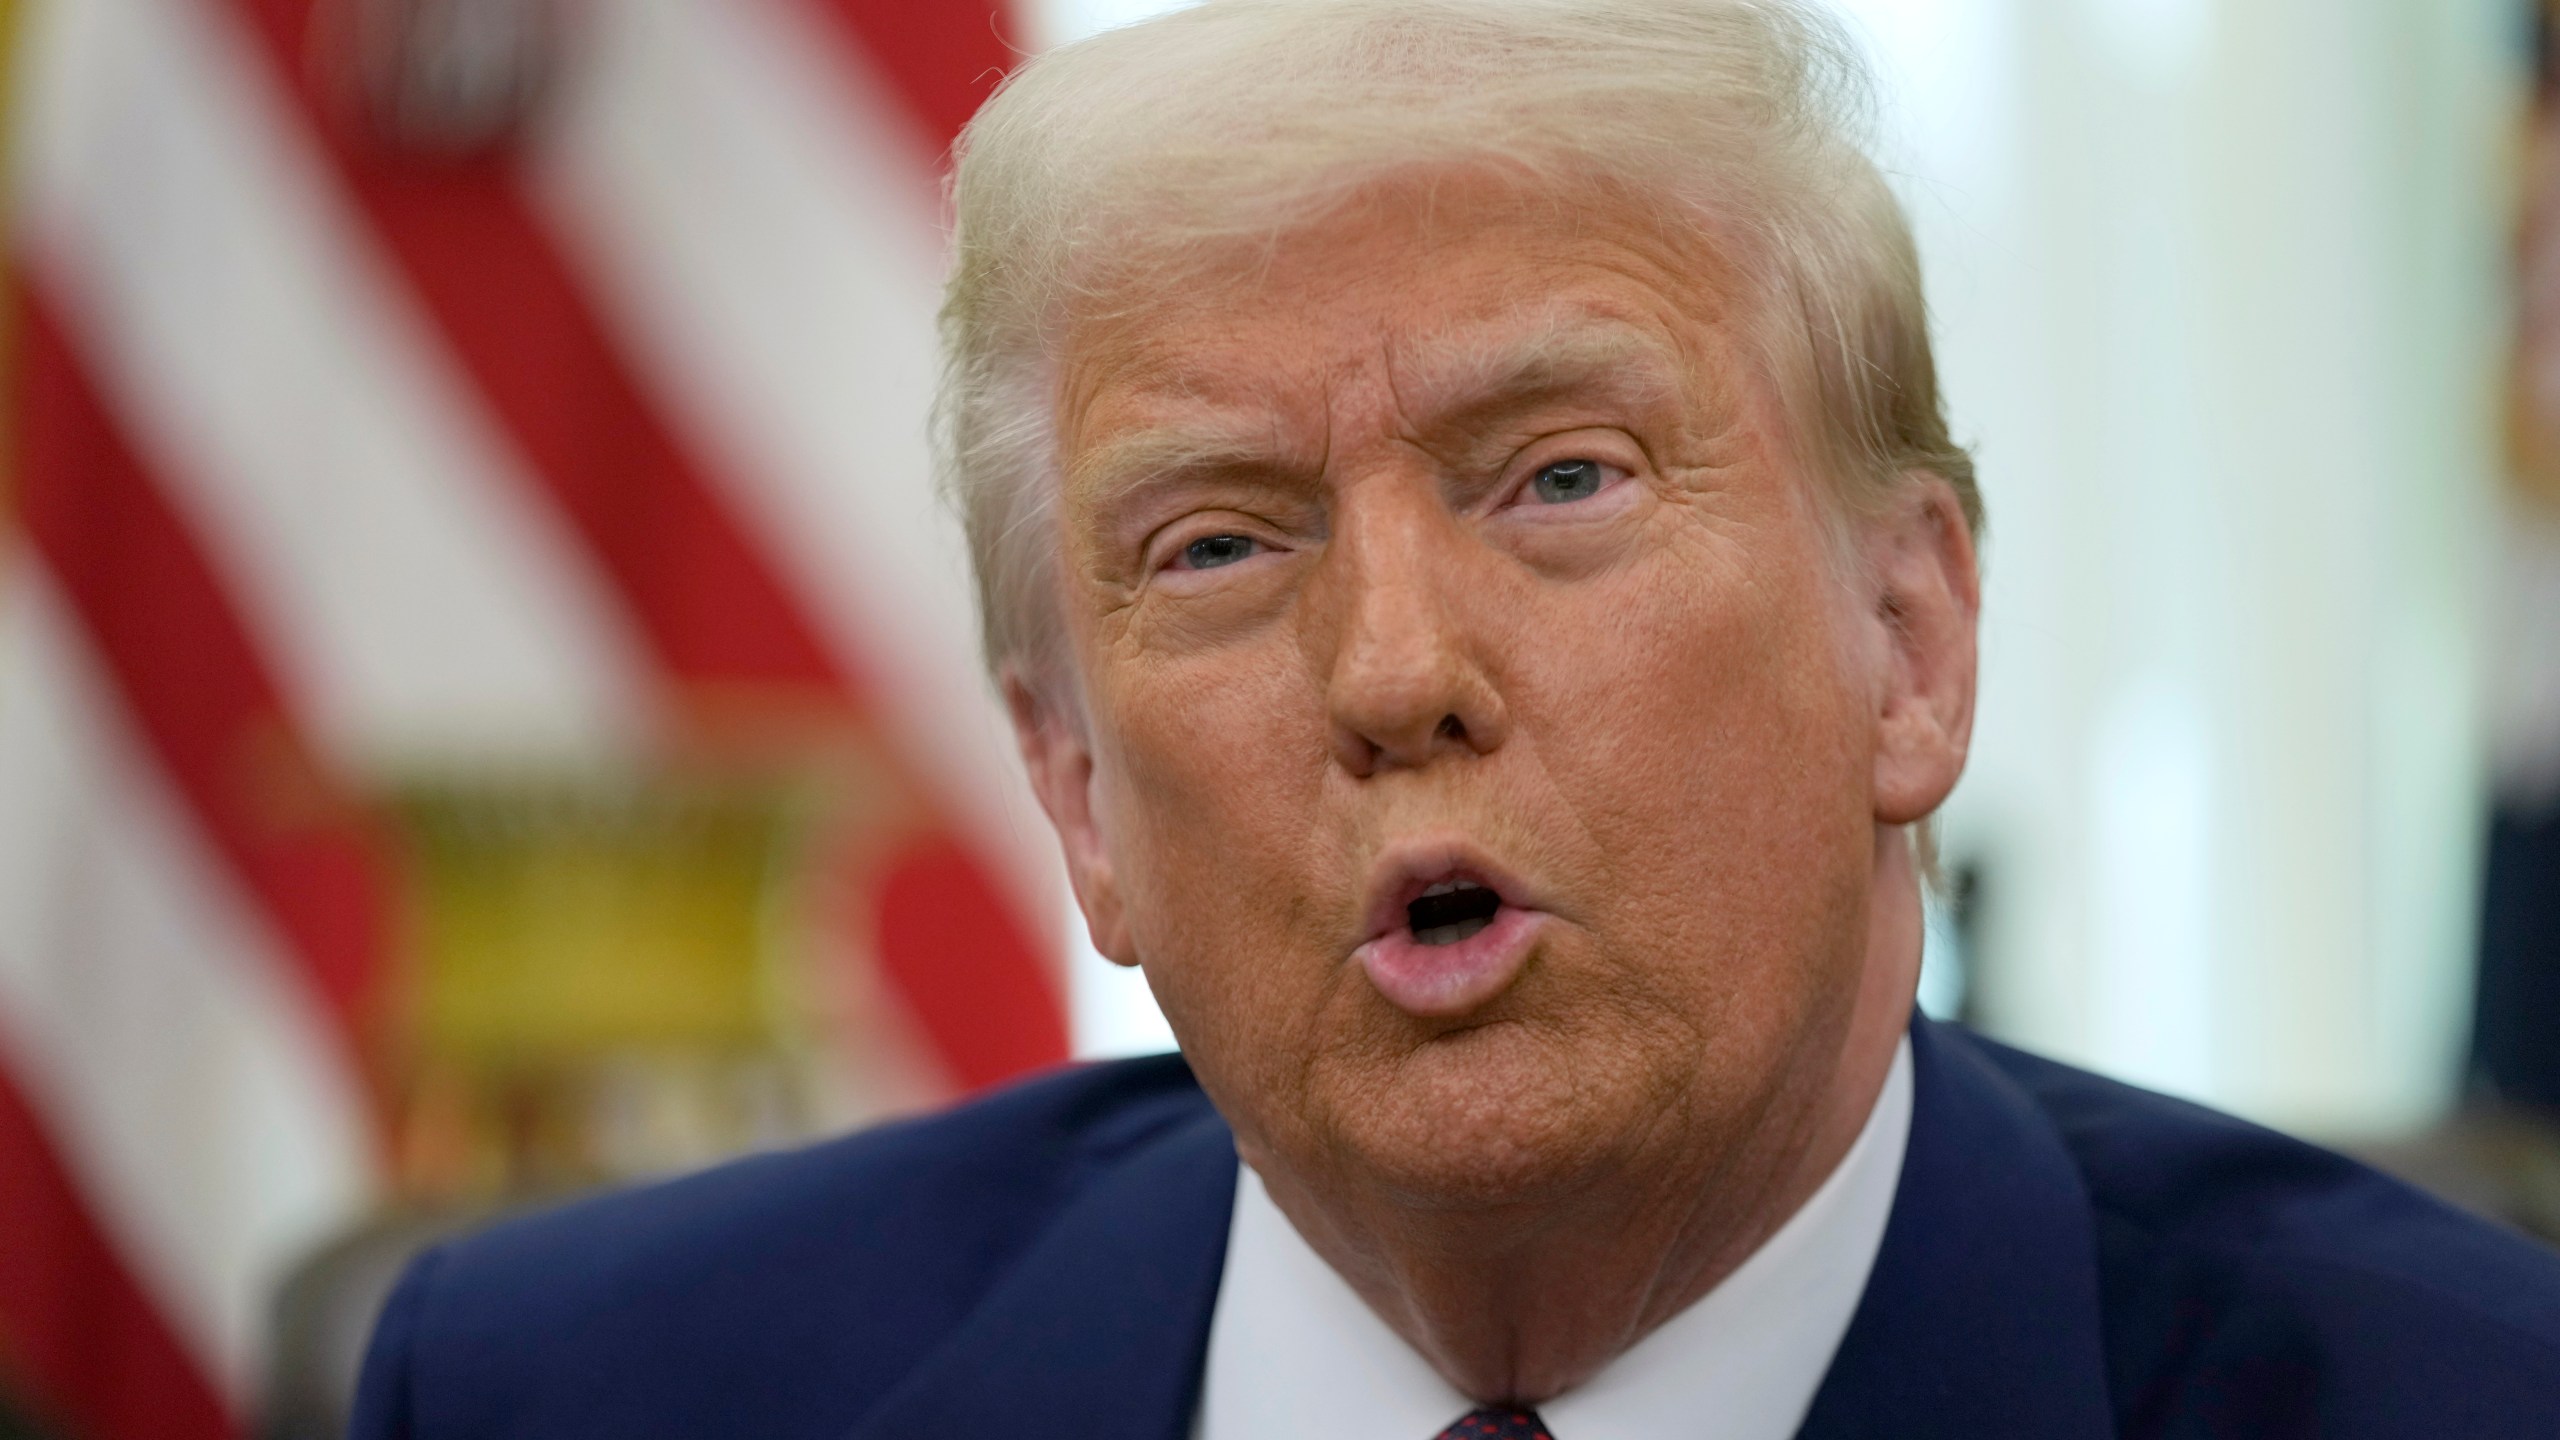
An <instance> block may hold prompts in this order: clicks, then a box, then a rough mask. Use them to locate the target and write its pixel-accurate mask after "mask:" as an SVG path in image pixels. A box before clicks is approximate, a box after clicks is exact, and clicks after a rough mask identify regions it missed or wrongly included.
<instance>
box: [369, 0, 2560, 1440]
mask: <svg viewBox="0 0 2560 1440" xmlns="http://www.w3.org/2000/svg"><path fill="white" fill-rule="evenodd" d="M1857 99H1858V96H1857V75H1856V71H1855V67H1854V64H1853V63H1852V62H1851V61H1850V60H1849V59H1847V58H1846V51H1845V48H1844V47H1842V46H1841V45H1840V44H1839V43H1838V42H1837V41H1836V40H1835V38H1834V37H1833V33H1832V31H1831V30H1829V29H1828V28H1826V26H1825V25H1823V24H1822V23H1820V22H1819V21H1818V20H1817V19H1816V18H1815V17H1814V16H1813V15H1811V14H1809V13H1807V12H1806V11H1804V10H1802V9H1800V8H1798V7H1797V6H1795V5H1793V4H1786V3H1777V0H1758V3H1751V0H1511V3H1458V0H1209V3H1207V4H1205V5H1202V6H1200V7H1199V8H1197V9H1194V10H1191V11H1188V12H1184V13H1180V14H1177V15H1175V16H1173V17H1171V18H1168V19H1164V20H1160V21H1157V22H1154V23H1152V24H1149V25H1145V26H1139V27H1136V28H1133V29H1129V30H1124V31H1119V32H1114V33H1110V34H1106V35H1104V36H1102V37H1100V38H1098V39H1096V40H1093V41H1090V42H1087V43H1086V44H1084V45H1080V46H1076V47H1071V48H1069V49H1067V50H1064V51H1061V52H1058V53H1056V54H1053V55H1050V56H1048V57H1045V58H1043V59H1040V60H1037V61H1034V62H1032V63H1031V64H1029V65H1028V66H1026V67H1025V68H1024V69H1023V71H1022V72H1021V73H1020V74H1018V75H1017V76H1015V77H1014V78H1013V80H1012V81H1011V82H1010V84H1009V85H1008V86H1007V87H1006V89H1005V91H1004V92H1003V93H1002V94H1001V95H999V96H998V98H997V99H996V100H994V101H993V102H992V103H991V104H990V105H989V106H988V108H987V109H986V111H985V112H984V113H983V114H981V115H980V116H979V117H978V119H977V121H976V122H975V123H974V124H973V125H972V127H971V129H970V132H969V135H968V137H967V138H966V140H965V141H964V146H963V157H962V161H961V166H960V170H959V175H958V180H957V185H956V201H957V207H958V224H959V267H958V271H957V274H956V276H955V278H954V280H953V282H952V288H951V293H950V298H949V302H948V305H947V308H946V331H947V343H948V347H949V352H950V372H949V376H948V380H947V384H946V391H945V401H944V422H945V425H944V428H945V440H946V445H947V455H948V462H949V467H950V475H949V479H950V482H951V484H952V486H953V489H954V492H955V495H956V497H957V499H958V501H959V503H960V506H961V508H962V510H963V512H964V516H965V518H966V520H967V522H968V526H969V530H970V534H971V538H972V542H973V545H974V547H975V551H976V555H977V561H978V566H979V574H980V579H981V582H982V587H983V598H984V602H985V620H986V632H987V645H988V653H989V657H990V660H991V662H992V664H993V666H994V669H995V672H996V675H997V677H998V679H999V682H1000V683H1001V685H1002V687H1003V690H1004V693H1005V696H1006V698H1007V701H1008V703H1009V705H1010V707H1011V710H1012V714H1013V717H1014V722H1015V725H1016V727H1017V730H1018V732H1019V735H1020V738H1021V744H1022V751H1023V754H1024V757H1025V759H1026V761H1027V763H1028V766H1029V769H1030V774H1031V777H1032V780H1033V784H1034V788H1035V789H1036V790H1037V792H1038V794H1039V796H1040V798H1041V800H1042V802H1043V804H1044V805H1045V807H1046V809H1047V811H1048V813H1049V816H1050V818H1051V820H1052V821H1053V822H1054V823H1055V825H1056V828H1057V830H1058V833H1059V836H1060V839H1061V841H1062V842H1063V845H1064V848H1065V853H1066V858H1067V864H1068V869H1069V872H1070V874H1071V876H1072V878H1073V881H1074V884H1075V889H1076V894H1077V898H1078V900H1079V901H1080V903H1081V904H1082V906H1083V909H1084V913H1085V916H1086V918H1087V919H1088V921H1089V922H1090V924H1091V927H1092V932H1093V936H1094V941H1095V944H1096V945H1097V946H1098V947H1099V948H1100V949H1101V951H1102V952H1103V953H1104V954H1105V955H1107V956H1109V957H1110V958H1112V959H1114V960H1117V961H1119V962H1121V963H1123V964H1134V965H1140V966H1143V967H1144V969H1145V971H1146V974H1147V978H1148V980H1149V982H1150V984H1151V985H1152V986H1153V988H1154V990H1155V993H1156V995H1157V998H1158V999H1159V1000H1160V1001H1161V1002H1162V1004H1163V1007H1164V1011H1165V1014H1166V1015H1167V1017H1168V1018H1169V1019H1170V1020H1171V1022H1172V1024H1173V1027H1174V1031H1175V1033H1176V1034H1177V1035H1178V1036H1179V1037H1180V1038H1181V1040H1182V1044H1183V1050H1184V1057H1183V1058H1182V1059H1175V1058H1171V1057H1167V1058H1165V1059H1161V1060H1151V1061H1139V1062H1133V1063H1128V1064H1121V1065H1111V1066H1101V1067H1095V1068H1091V1069H1086V1070H1081V1071H1077V1072H1073V1073H1070V1074H1066V1075H1062V1076H1058V1077H1054V1078H1051V1079H1047V1080H1043V1081H1039V1082H1035V1083H1033V1084H1031V1085H1028V1086H1025V1087H1022V1088H1020V1089H1017V1090H1014V1091H1012V1092H1010V1093H1007V1094H1003V1095H1000V1096H997V1097H995V1098H993V1099H991V1100H988V1101H985V1102H982V1103H980V1104H978V1105H976V1106H973V1107H970V1108H968V1109H965V1110H963V1111H960V1112H958V1113H956V1114H953V1115H950V1116H946V1117H943V1118H940V1119H936V1120H928V1121H923V1122H919V1123H915V1124H911V1125H907V1126H902V1127H895V1128H892V1129H889V1130H885V1131H881V1132H876V1133H873V1134H870V1135H866V1136H858V1137H855V1138H854V1139H851V1140H848V1141H844V1142H841V1143H839V1144H836V1145H833V1146H828V1147H821V1148H819V1149H817V1150H814V1151H810V1152H807V1153H803V1154H799V1155H791V1156H782V1157H773V1158H765V1159H759V1160H753V1161H748V1162H745V1163H743V1164H740V1165H737V1166H734V1167H730V1168H727V1169H724V1170H720V1171H717V1172H714V1173H712V1174H710V1175H707V1176H703V1177H698V1178H695V1179H692V1180H687V1181H683V1182H679V1183H676V1184H673V1185H669V1186H666V1187H662V1188H659V1189H655V1190H651V1191H645V1192H642V1193H639V1194H636V1195H630V1196H624V1197H618V1198H611V1199H606V1200H602V1201H598V1202H593V1203H590V1204H587V1205H583V1206H579V1207H575V1208H572V1209H570V1210H567V1211H565V1212H561V1213H560V1214H557V1215H553V1216H550V1217H546V1218H537V1219H534V1220H531V1221H526V1222H522V1223H518V1224H515V1225H512V1226H509V1227H505V1228H502V1229H500V1230H497V1231H495V1232H492V1233H490V1234H488V1235H484V1236H481V1237H479V1238H476V1239H472V1240H467V1241H464V1242H461V1243H459V1244H456V1245H452V1246H448V1247H445V1248H444V1249H441V1250H439V1251H437V1252H434V1253H432V1254H430V1255H429V1256H427V1257H426V1258H425V1259H424V1260H422V1261H421V1262H420V1263H419V1264H418V1266H417V1267H416V1268H415V1270H414V1271H413V1272H412V1273H411V1275H410V1277H409V1278H408V1279H407V1280H406V1281H405V1282H404V1284H403V1286H402V1289H401V1291H400V1293H399V1294H398V1295H397V1296H396V1297H395V1299H394V1300H393V1301H392V1303H391V1304H390V1306H389V1307H388V1310H387V1311H386V1314H385V1317H384V1319H383V1321H382V1324H381V1329H380V1332H379V1335H378V1337H377V1339H376V1342H375V1347H374V1352H373V1357H372V1360H371V1362H370V1366H369V1370H368V1375H367V1379H366V1388H365V1395H364V1401H363V1407H362V1409H363V1414H362V1417H361V1419H360V1421H359V1424H358V1433H359V1434H361V1435H364V1436H368V1437H387V1436H416V1437H422V1440H423V1437H438V1440H441V1437H464V1436H470V1437H494V1436H535V1435H540V1436H578V1435H598V1436H602V1435H615V1436H634V1435H668V1436H675V1435H714V1434H717V1435H758V1436H802V1435H805V1436H813V1437H814V1436H821V1435H823V1436H830V1437H857V1436H858V1437H891V1436H897V1437H910V1436H1012V1435H1025V1436H1029V1435H1039V1436H1061V1435H1095V1436H1106V1435H1107V1436H1148V1437H1168V1440H1170V1437H1177V1436H1183V1435H1200V1436H1204V1437H1207V1440H1254V1437H1266V1436H1268V1437H1277V1436H1283V1435H1286V1436H1314V1435H1345V1436H1351V1435H1358V1436H1381V1437H1408V1436H1409V1437H1412V1440H1429V1437H1432V1436H1437V1435H1451V1436H1530V1435H1539V1434H1552V1435H1554V1436H1559V1437H1562V1440H1618V1437H1625V1440H1639V1437H1655V1436H1664V1437H1668V1436H1688V1435H1712V1436H1718V1437H1734V1440H1758V1437H1779V1436H1785V1435H1789V1434H1795V1433H1802V1434H1805V1435H1809V1436H1852V1435H1886V1434H1890V1435H1898V1436H1905V1435H1948V1436H1964V1437H1968V1440H1979V1437H1988V1436H2003V1435H2015V1436H2039V1437H2046V1436H2066V1435H2106V1434H2119V1433H2120V1434H2126V1435H2250V1436H2258V1435H2292V1434H2301V1435H2310V1434H2318V1435H2322V1436H2385V1435H2389V1436H2404V1435H2449V1434H2459V1435H2488V1436H2507V1435H2517V1436H2521V1435H2527V1434H2535V1435H2542V1434H2549V1433H2551V1432H2552V1429H2553V1427H2554V1425H2555V1424H2560V1264H2555V1263H2554V1262H2553V1260H2552V1259H2551V1258H2549V1257H2547V1256H2545V1255H2543V1254H2541V1253H2540V1252H2537V1251H2535V1250H2533V1249H2532V1248H2530V1247H2529V1246H2527V1245H2526V1244H2524V1243H2522V1242H2520V1241H2517V1240H2514V1239H2511V1238H2508V1237H2506V1236H2504V1235H2502V1234H2499V1233H2496V1232H2493V1231H2490V1230H2488V1229H2487V1228H2485V1227H2481V1226H2477V1225H2474V1224H2472V1223H2470V1222H2467V1221H2465V1220H2462V1219H2460V1218H2457V1217H2455V1216H2454V1215H2452V1214H2450V1213H2448V1212H2446V1211H2443V1210H2441V1209H2439V1208H2437V1207H2435V1206H2433V1205H2432V1204H2430V1203H2429V1202H2427V1201H2425V1200H2423V1199H2421V1198H2419V1197H2418V1196H2416V1195H2414V1194H2412V1193H2410V1192H2408V1191H2406V1190H2403V1189H2401V1188H2399V1187H2397V1186H2395V1185H2393V1184H2391V1183H2389V1182H2387V1181H2384V1180H2382V1179H2380V1178H2378V1177H2376V1176H2374V1175H2372V1174H2370V1173H2368V1172H2365V1171H2362V1170H2360V1169H2358V1168H2357V1167H2355V1166H2353V1165H2351V1164H2349V1163H2347V1162H2345V1161H2343V1160H2340V1159H2338V1158H2336V1157H2333V1156H2329V1155H2326V1154H2323V1153H2321V1152H2318V1151H2315V1150H2312V1149H2309V1148H2307V1147H2304V1146H2300V1145H2297V1144H2295V1143H2293V1142H2290V1141H2286V1140H2283V1139H2281V1138H2279V1137H2276V1136H2273V1135H2270V1134H2267V1133H2265V1132H2263V1131H2259V1130H2256V1129H2253V1128H2251V1127H2248V1126H2245V1125H2241V1124H2239V1123H2237V1122H2234V1121H2230V1120H2226V1119H2223V1118H2220V1117H2217V1116H2214V1115H2211V1114H2208V1113H2205V1112H2202V1111H2198V1110H2194V1109H2191V1108H2188V1107H2185V1106H2181V1105H2177V1104H2173V1103H2171V1102H2168V1101H2164V1100H2160V1099H2157V1098H2154V1097H2150V1096H2146V1095H2142V1094H2139V1093H2137V1092H2133V1091H2129V1090H2125V1089H2122V1088H2119V1087H2116V1086H2113V1085H2110V1084H2108V1083H2106V1082H2103V1081H2100V1080H2097V1079H2094V1078H2092V1077H2089V1076H2086V1075H2081V1074H2078V1073H2076V1072H2072V1071H2069V1070H2066V1069H2062V1068H2060V1067H2057V1066H2053V1065H2049V1064H2045V1063H2043V1062H2039V1061H2036V1060H2032V1059H2029V1058H2027V1057H2025V1056H2022V1055H2019V1054H2016V1053H2014V1052H2010V1051H2006V1050H2002V1049H2000V1048H1998V1047H1996V1046H1992V1045H1989V1044H1987V1043H1985V1042H1982V1041H1980V1040H1977V1039H1974V1038H1972V1037H1969V1036H1967V1035H1965V1034H1963V1033H1961V1032H1958V1031H1955V1030H1952V1029H1947V1028H1943V1027H1938V1026H1933V1025H1929V1024H1927V1023H1924V1022H1915V1021H1914V1020H1913V1019H1912V1005H1911V1000H1912V992H1913V987H1914V983H1915V979H1916V972H1917V968H1918V963H1919V953H1920V885H1921V883H1922V875H1923V869H1924V867H1923V865H1922V863H1921V861H1920V859H1919V844H1918V839H1919V836H1920V833H1921V832H1920V828H1919V827H1921V826H1923V825H1924V824H1925V822H1926V820H1927V818H1928V816H1929V815H1930V813H1931V812H1932V811H1933V810H1934V809H1935V808H1936V807H1937V805H1938V804H1939V802H1940V801H1942V800H1943V799H1944V798H1945V796H1946V795H1947V793H1948V791H1949V790H1950V789H1951V788H1952V787H1953V786H1954V784H1955V783H1956V779H1957V776H1958V774H1959V772H1960V771H1961V769H1962V767H1963V763H1964V759H1965V752H1966V746H1967V743H1968V736H1969V729H1970V722H1971V718H1972V705H1973V682H1974V621H1975V611H1976V600H1977V581H1976V565H1975V551H1974V543H1975V531H1976V530H1977V528H1978V525H1979V507H1978V503H1977V500H1976V498H1975V493H1974V486H1973V477H1972V472H1971V468H1970V465H1969V464H1968V462H1967V461H1966V459H1965V457H1964V455H1963V453H1962V452H1961V451H1960V450H1958V449H1957V448H1956V447H1955V446H1954V445H1953V444H1952V443H1951V442H1950V441H1949V439H1948V437H1947V434H1946V430H1945V426H1944V422H1943V420H1942V418H1941V414H1940V407H1939V404H1938V397H1937V393H1936V384H1935V380H1934V377H1933V374H1932V371H1931V368H1930V357H1929V349H1928V344H1927V339H1926V333H1925V323H1924V316H1923V310H1922V306H1921V300H1920V294H1919V287H1918V280H1917V272H1916V266H1915V264H1914V262H1913V258H1912V252H1911V247H1910V243H1909V239H1908V236H1907V233H1906V231H1905V229H1904V226H1903V222H1902V220H1901V218H1900V216H1899V214H1898V212H1897V211H1896V209H1895V207H1894V204H1893V202H1892V200H1891V199H1890V197H1889V195H1888V194H1887V192H1886V190H1885V189H1884V187H1883V185H1882V184H1881V182H1880V181H1879V179H1878V177H1877V174H1876V172H1875V170H1874V168H1873V167H1872V165H1871V164H1870V163H1869V162H1868V161H1867V160H1866V159H1865V158H1864V156H1863V155H1862V154H1861V153H1860V151H1859V149H1858V147H1857V145H1856V143H1855V137H1854V136H1853V135H1852V134H1851V133H1850V128H1849V125H1848V122H1847V118H1846V117H1848V116H1850V115H1852V114H1854V112H1855V107H1856V104H1857ZM1185 1061H1187V1064H1186V1063H1185ZM1239 1162H1241V1163H1239Z"/></svg>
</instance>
